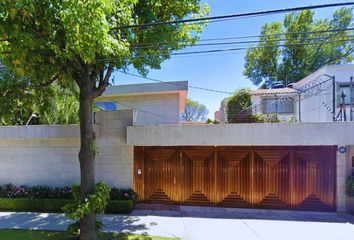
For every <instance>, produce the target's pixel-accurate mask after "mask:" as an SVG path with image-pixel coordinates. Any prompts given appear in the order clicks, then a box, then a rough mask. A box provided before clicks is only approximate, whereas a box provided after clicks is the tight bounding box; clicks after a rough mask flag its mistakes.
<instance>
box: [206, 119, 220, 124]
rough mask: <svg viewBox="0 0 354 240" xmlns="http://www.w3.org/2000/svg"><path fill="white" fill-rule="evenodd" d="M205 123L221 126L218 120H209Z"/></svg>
mask: <svg viewBox="0 0 354 240" xmlns="http://www.w3.org/2000/svg"><path fill="white" fill-rule="evenodd" d="M205 123H207V124H219V123H220V122H219V121H218V120H212V119H210V118H208V120H206V122H205Z"/></svg>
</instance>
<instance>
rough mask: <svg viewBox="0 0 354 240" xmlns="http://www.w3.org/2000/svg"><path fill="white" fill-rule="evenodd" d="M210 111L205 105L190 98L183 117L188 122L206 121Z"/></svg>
mask: <svg viewBox="0 0 354 240" xmlns="http://www.w3.org/2000/svg"><path fill="white" fill-rule="evenodd" d="M208 113H209V111H208V109H207V107H206V106H205V105H203V104H201V103H199V102H197V101H193V100H192V99H188V100H187V104H186V107H185V109H184V112H183V113H182V115H181V117H182V119H183V120H185V121H187V122H198V121H205V120H206V117H207V115H208Z"/></svg>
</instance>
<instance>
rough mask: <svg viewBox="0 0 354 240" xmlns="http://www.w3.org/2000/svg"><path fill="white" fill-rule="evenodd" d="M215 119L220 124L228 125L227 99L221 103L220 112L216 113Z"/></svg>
mask: <svg viewBox="0 0 354 240" xmlns="http://www.w3.org/2000/svg"><path fill="white" fill-rule="evenodd" d="M214 119H215V120H217V121H219V122H220V123H227V98H224V100H222V101H221V103H220V108H219V110H218V111H216V112H214Z"/></svg>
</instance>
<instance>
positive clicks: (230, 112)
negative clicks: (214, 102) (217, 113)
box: [226, 88, 252, 123]
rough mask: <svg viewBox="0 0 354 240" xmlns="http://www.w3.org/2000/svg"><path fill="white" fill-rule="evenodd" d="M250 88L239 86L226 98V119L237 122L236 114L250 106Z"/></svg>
mask: <svg viewBox="0 0 354 240" xmlns="http://www.w3.org/2000/svg"><path fill="white" fill-rule="evenodd" d="M251 104H252V103H251V89H249V88H241V89H238V90H236V91H235V93H234V95H232V96H231V97H229V98H228V99H227V100H226V111H227V121H228V122H229V123H235V122H237V116H236V115H237V114H239V113H240V112H241V111H242V110H244V109H246V108H247V107H249V106H251Z"/></svg>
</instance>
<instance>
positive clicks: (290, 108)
mask: <svg viewBox="0 0 354 240" xmlns="http://www.w3.org/2000/svg"><path fill="white" fill-rule="evenodd" d="M262 101H263V104H262V105H263V111H262V112H263V114H269V113H294V98H290V97H288V98H267V99H263V100H262Z"/></svg>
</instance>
